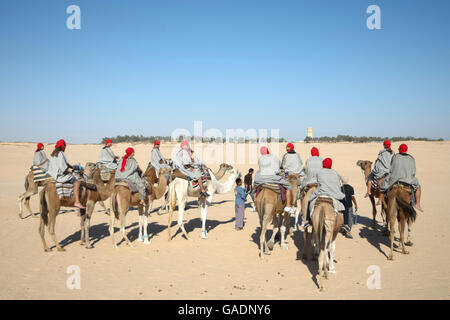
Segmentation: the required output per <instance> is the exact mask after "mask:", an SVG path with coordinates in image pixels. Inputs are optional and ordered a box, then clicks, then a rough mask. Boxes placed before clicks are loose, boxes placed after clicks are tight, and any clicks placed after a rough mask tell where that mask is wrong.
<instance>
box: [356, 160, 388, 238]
mask: <svg viewBox="0 0 450 320" xmlns="http://www.w3.org/2000/svg"><path fill="white" fill-rule="evenodd" d="M356 165H357V166H358V167H360V168H361V170H362V171H363V173H364V178H365V181H366V184H367V179H368V177H369V174H370V172H371V171H372V161H369V160H359V161H358V162H356ZM383 181H384V178H381V179H380V180H378V188H376V189H375V188H374V187H373V186H372V188H371V190H370V195H369V199H370V202H371V203H372V215H373V221H372V228H375V227H376V225H377V220H376V216H377V207H376V205H375V198H377V199H378V198H379V197H380V189H379V187H380V186H381V184H382V183H383ZM386 212H387V204H386V201H383V203H382V204H381V218H382V219H383V226H384V233H385V234H386V235H388V234H389V230H388V224H387V219H386Z"/></svg>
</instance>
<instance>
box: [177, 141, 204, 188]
mask: <svg viewBox="0 0 450 320" xmlns="http://www.w3.org/2000/svg"><path fill="white" fill-rule="evenodd" d="M173 164H174V166H175V168H177V169H178V170H180V172H181V173H182V174H184V175H186V176H188V177H189V178H190V179H192V180H194V181H196V180H198V179H200V178H201V176H202V173H201V171H200V169H198V168H197V166H196V165H195V162H194V161H192V159H191V157H190V156H189V153H188V152H187V151H186V150H184V149H181V148H180V150H178V152H177V153H176V154H175V159H174V160H173ZM185 166H193V167H194V171H191V170H190V169H187V168H186V167H185Z"/></svg>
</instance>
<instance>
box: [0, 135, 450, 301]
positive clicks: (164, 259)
mask: <svg viewBox="0 0 450 320" xmlns="http://www.w3.org/2000/svg"><path fill="white" fill-rule="evenodd" d="M398 145H399V144H398V143H395V144H393V148H394V150H396V149H397V147H398ZM408 145H409V151H410V153H411V154H412V155H413V156H414V157H415V159H416V164H417V177H418V178H419V180H420V182H421V184H422V187H423V201H422V204H423V207H424V209H425V213H419V214H418V218H417V221H416V223H415V224H414V225H413V242H414V246H413V247H412V248H411V249H410V252H411V253H410V255H402V254H401V253H400V252H398V251H397V252H395V259H396V260H395V261H388V260H387V258H386V257H387V253H388V249H389V248H388V238H387V237H383V236H382V235H381V232H380V227H379V228H378V230H372V229H370V228H369V226H370V223H371V215H372V213H371V205H370V202H369V200H368V199H364V198H363V195H364V193H365V189H364V181H363V176H362V173H361V170H360V169H359V168H358V167H357V166H356V161H357V160H360V159H368V160H374V159H375V158H376V155H377V153H378V151H379V149H380V147H381V145H380V144H378V143H368V144H353V143H339V144H316V146H318V147H319V149H320V153H321V155H322V156H330V157H332V158H333V160H334V163H333V167H334V168H335V169H336V170H337V171H339V172H340V173H341V174H342V175H343V176H345V177H348V178H349V180H350V184H351V185H353V186H354V188H355V192H356V197H357V201H358V204H359V206H360V210H359V214H360V217H359V224H358V225H356V226H355V227H354V229H353V230H352V233H353V236H354V239H353V240H350V239H345V238H344V237H342V236H341V235H339V236H338V240H337V246H336V253H335V258H336V260H337V263H336V264H335V266H336V270H337V273H336V274H335V275H331V277H330V280H328V281H326V282H325V286H326V291H325V292H322V293H320V292H319V291H318V288H317V284H316V282H315V273H316V271H317V263H316V262H313V261H302V260H301V259H300V254H301V249H302V246H303V239H302V234H301V232H295V233H294V237H293V238H291V237H288V240H289V250H287V251H283V250H281V249H280V248H279V246H275V248H274V250H273V252H272V255H270V256H267V259H266V261H260V259H259V257H258V240H257V239H258V237H259V221H258V218H257V214H256V213H253V212H250V210H249V209H247V211H246V217H247V220H246V225H245V228H244V230H243V231H239V232H237V231H235V230H234V196H233V193H232V192H230V193H228V194H225V195H218V196H216V197H215V199H214V201H215V202H218V203H219V204H216V205H214V206H213V207H210V208H209V210H208V221H207V227H208V229H209V239H208V240H202V239H201V238H200V232H201V221H200V212H199V209H198V208H197V207H196V205H195V202H193V203H192V205H191V206H190V208H189V209H188V210H187V214H186V216H185V219H186V220H188V223H187V224H186V229H187V231H188V232H190V235H191V236H192V240H191V241H187V240H185V239H184V238H183V237H182V236H181V233H178V234H177V236H176V237H175V238H174V240H173V241H172V242H171V243H169V242H168V241H167V215H161V216H159V215H157V214H156V212H153V213H152V215H151V218H150V223H149V231H150V236H151V239H150V241H151V244H149V245H144V244H142V243H140V242H139V241H137V240H136V238H137V232H138V230H137V223H138V214H137V210H133V211H131V212H130V213H129V214H128V219H127V224H128V229H127V230H128V231H129V232H130V236H129V237H130V240H132V241H133V243H134V244H135V245H136V247H134V248H129V247H127V246H126V244H125V243H123V242H122V243H121V244H120V247H119V248H118V249H114V248H113V247H112V244H111V241H110V239H109V233H108V221H109V217H108V216H107V215H105V214H104V212H103V211H102V210H100V207H99V206H98V205H97V207H96V211H95V213H94V215H93V219H92V222H91V226H92V228H91V237H92V240H93V244H94V248H93V249H91V250H87V249H85V248H84V247H83V246H80V245H79V240H80V231H79V228H80V222H79V218H78V217H77V214H76V212H75V211H74V210H72V209H67V210H66V208H64V210H63V211H62V212H61V214H60V215H59V216H58V217H57V222H56V235H57V237H58V240H59V241H60V243H61V244H62V245H63V246H64V247H65V249H66V250H67V251H66V252H56V250H55V249H53V251H52V252H51V253H45V252H44V251H43V249H42V244H41V241H40V237H39V235H38V223H39V219H34V218H32V217H27V218H26V219H23V220H21V219H19V217H18V204H17V197H18V196H19V194H21V193H22V192H23V191H24V186H23V184H24V178H25V175H26V174H27V172H28V168H29V166H30V164H31V162H32V156H33V151H34V148H35V145H34V144H30V143H2V144H0V153H1V154H2V159H3V160H2V167H3V168H4V169H3V170H2V171H1V172H0V215H1V217H2V227H1V229H0V234H1V239H2V241H1V242H0V255H1V260H0V298H1V299H111V298H114V299H449V298H450V271H449V270H450V269H449V268H448V263H449V262H450V258H449V252H450V241H449V232H448V230H449V224H450V215H449V211H448V208H447V206H446V205H445V203H444V201H445V200H447V199H448V198H449V190H450V189H449V188H448V187H447V183H448V181H449V180H450V168H449V167H448V164H449V162H450V143H449V142H409V143H408ZM127 146H128V145H126V144H118V145H114V146H113V148H112V149H113V150H114V152H115V153H116V154H117V155H122V154H123V152H124V150H125V148H126V147H127ZM311 146H312V145H307V144H303V143H297V144H296V150H297V151H298V152H299V153H300V155H301V157H302V159H303V161H305V160H306V158H307V157H309V149H310V148H311ZM134 147H135V150H136V158H137V160H138V162H139V163H140V165H141V167H143V168H145V167H146V165H147V163H148V161H149V159H150V151H151V148H152V146H151V145H150V144H136V145H135V146H134ZM100 148H101V146H100V145H69V146H68V148H67V151H66V155H67V158H68V160H69V162H71V163H81V164H83V165H84V163H86V162H87V161H95V160H96V159H97V157H98V153H99V151H100ZM171 148H172V147H171V146H168V145H163V147H162V152H163V153H164V154H165V155H166V156H170V152H171ZM283 148H284V146H281V147H280V149H281V150H279V155H280V157H281V156H282V152H283V150H282V149H283ZM52 149H53V145H47V144H46V152H47V154H49V153H50V152H51V150H52ZM224 150H226V147H225V148H224ZM206 162H207V164H210V166H211V168H212V169H213V170H217V168H218V166H219V165H218V163H209V162H208V161H206ZM230 164H233V163H230ZM233 165H235V167H237V168H238V169H239V170H240V171H241V172H242V173H244V174H245V173H246V172H247V170H248V168H249V167H254V168H256V167H257V165H256V164H255V163H247V164H245V163H237V164H236V163H234V164H233ZM193 200H194V199H192V201H193ZM160 204H161V201H157V202H156V204H155V206H154V209H156V208H157V207H158V206H159V205H160ZM31 206H32V208H33V210H34V211H35V212H37V211H38V209H39V206H38V201H37V197H36V196H35V197H33V198H32V201H31ZM107 206H109V201H108V202H107ZM25 216H27V214H25ZM380 221H381V217H380V216H378V222H380ZM116 231H117V234H116V240H118V239H119V233H118V229H117V228H116ZM47 239H48V240H50V239H49V238H48V237H47ZM48 243H49V244H51V241H49V242H48ZM71 265H77V266H79V267H80V270H81V289H80V290H76V289H74V290H69V289H67V287H66V280H67V278H68V277H69V274H67V273H66V270H67V268H68V267H69V266H71ZM371 265H376V266H379V267H380V270H381V289H379V290H376V289H368V288H367V286H366V281H367V279H368V277H369V276H370V275H369V274H367V273H366V270H367V268H368V267H369V266H371Z"/></svg>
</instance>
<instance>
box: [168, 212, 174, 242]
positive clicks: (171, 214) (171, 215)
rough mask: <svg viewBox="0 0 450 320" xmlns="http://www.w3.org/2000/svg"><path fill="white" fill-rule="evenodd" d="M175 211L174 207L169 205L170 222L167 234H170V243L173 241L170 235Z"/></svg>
mask: <svg viewBox="0 0 450 320" xmlns="http://www.w3.org/2000/svg"><path fill="white" fill-rule="evenodd" d="M173 211H174V208H173V206H172V205H171V204H169V222H168V224H167V232H168V237H169V239H168V241H171V240H172V235H171V234H170V226H171V224H172V217H173Z"/></svg>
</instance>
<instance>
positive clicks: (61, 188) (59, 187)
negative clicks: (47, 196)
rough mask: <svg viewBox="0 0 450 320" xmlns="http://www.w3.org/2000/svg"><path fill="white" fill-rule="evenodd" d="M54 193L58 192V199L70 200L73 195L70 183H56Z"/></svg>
mask: <svg viewBox="0 0 450 320" xmlns="http://www.w3.org/2000/svg"><path fill="white" fill-rule="evenodd" d="M56 192H58V196H59V198H60V199H61V198H71V197H72V195H73V184H72V183H59V182H57V183H56Z"/></svg>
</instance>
